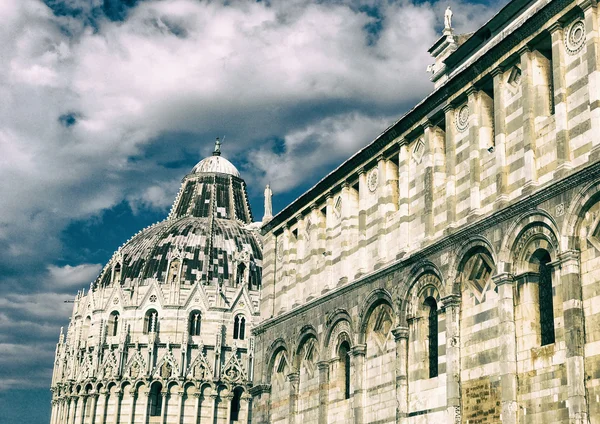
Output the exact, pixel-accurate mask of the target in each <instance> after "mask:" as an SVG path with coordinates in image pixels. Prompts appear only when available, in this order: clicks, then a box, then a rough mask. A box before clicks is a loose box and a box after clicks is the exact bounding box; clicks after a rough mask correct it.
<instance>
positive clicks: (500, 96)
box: [492, 68, 508, 209]
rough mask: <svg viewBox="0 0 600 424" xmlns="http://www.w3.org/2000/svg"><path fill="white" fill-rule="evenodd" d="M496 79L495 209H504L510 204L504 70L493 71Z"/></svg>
mask: <svg viewBox="0 0 600 424" xmlns="http://www.w3.org/2000/svg"><path fill="white" fill-rule="evenodd" d="M492 75H493V78H494V154H495V155H496V193H497V197H496V200H495V205H494V206H495V209H501V208H503V207H504V206H505V205H506V203H507V202H508V167H507V165H506V163H507V162H506V109H505V103H506V101H505V93H504V91H505V89H506V88H505V82H504V70H503V69H502V68H496V69H494V70H493V71H492Z"/></svg>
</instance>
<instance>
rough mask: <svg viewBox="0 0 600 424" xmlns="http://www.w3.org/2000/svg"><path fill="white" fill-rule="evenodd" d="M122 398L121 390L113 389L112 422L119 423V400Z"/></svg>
mask: <svg viewBox="0 0 600 424" xmlns="http://www.w3.org/2000/svg"><path fill="white" fill-rule="evenodd" d="M122 399H123V392H122V391H121V389H118V390H117V391H115V415H114V417H113V424H119V415H120V414H121V400H122Z"/></svg>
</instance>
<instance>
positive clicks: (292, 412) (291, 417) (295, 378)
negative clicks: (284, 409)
mask: <svg viewBox="0 0 600 424" xmlns="http://www.w3.org/2000/svg"><path fill="white" fill-rule="evenodd" d="M287 379H288V381H289V382H290V396H289V405H288V423H289V424H294V423H295V422H296V408H297V405H298V386H299V383H300V373H298V372H292V373H290V374H288V375H287Z"/></svg>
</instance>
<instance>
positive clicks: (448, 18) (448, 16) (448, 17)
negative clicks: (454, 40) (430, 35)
mask: <svg viewBox="0 0 600 424" xmlns="http://www.w3.org/2000/svg"><path fill="white" fill-rule="evenodd" d="M452 15H453V13H452V10H451V9H450V6H448V7H447V8H446V12H445V13H444V29H452Z"/></svg>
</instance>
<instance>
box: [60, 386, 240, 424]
mask: <svg viewBox="0 0 600 424" xmlns="http://www.w3.org/2000/svg"><path fill="white" fill-rule="evenodd" d="M250 408H251V402H250V396H249V394H248V392H247V389H246V388H245V387H243V386H239V385H237V386H236V385H229V384H219V383H205V384H201V385H198V384H194V383H191V382H188V383H179V382H170V383H167V382H162V381H153V382H145V381H128V380H125V381H121V382H108V383H98V384H87V385H85V386H74V387H72V388H71V389H70V390H67V389H64V394H62V395H61V396H59V397H58V398H56V399H55V400H54V401H53V408H52V419H51V424H54V423H56V424H58V423H63V422H81V423H92V422H93V423H95V424H102V423H131V422H136V423H147V422H161V423H167V424H170V423H173V424H175V423H180V422H212V423H217V424H225V423H227V424H230V423H237V422H240V423H243V422H248V420H249V417H250V416H251V413H250ZM73 420H74V421H73ZM156 420H159V421H156Z"/></svg>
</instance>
